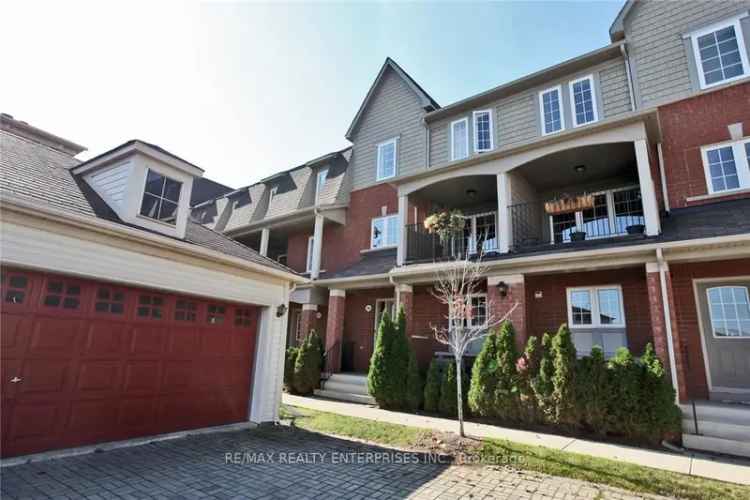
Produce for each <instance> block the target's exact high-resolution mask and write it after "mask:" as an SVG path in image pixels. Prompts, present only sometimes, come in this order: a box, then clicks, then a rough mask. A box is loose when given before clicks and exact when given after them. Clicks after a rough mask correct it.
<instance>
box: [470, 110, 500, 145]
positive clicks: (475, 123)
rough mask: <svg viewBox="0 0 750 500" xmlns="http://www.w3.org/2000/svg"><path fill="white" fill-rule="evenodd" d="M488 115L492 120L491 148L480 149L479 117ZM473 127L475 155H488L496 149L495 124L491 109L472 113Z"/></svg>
mask: <svg viewBox="0 0 750 500" xmlns="http://www.w3.org/2000/svg"><path fill="white" fill-rule="evenodd" d="M483 114H487V116H489V118H490V120H489V121H490V147H489V148H488V149H481V148H480V147H479V129H478V128H477V117H478V116H479V115H483ZM472 125H473V126H474V152H475V153H486V152H487V151H492V150H493V149H495V123H494V120H493V119H492V110H491V109H478V110H476V111H474V112H473V113H472Z"/></svg>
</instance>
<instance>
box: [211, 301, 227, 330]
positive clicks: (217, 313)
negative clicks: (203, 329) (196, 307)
mask: <svg viewBox="0 0 750 500" xmlns="http://www.w3.org/2000/svg"><path fill="white" fill-rule="evenodd" d="M226 315H227V308H226V306H222V305H219V304H209V305H208V314H207V315H206V321H207V322H208V324H209V325H223V324H224V319H225V318H226Z"/></svg>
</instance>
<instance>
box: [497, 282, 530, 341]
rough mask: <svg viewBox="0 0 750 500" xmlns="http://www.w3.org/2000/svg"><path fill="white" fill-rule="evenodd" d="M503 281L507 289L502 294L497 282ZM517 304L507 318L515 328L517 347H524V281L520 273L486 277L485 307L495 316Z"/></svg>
mask: <svg viewBox="0 0 750 500" xmlns="http://www.w3.org/2000/svg"><path fill="white" fill-rule="evenodd" d="M500 283H504V284H505V285H506V286H507V288H508V291H507V293H506V294H505V296H503V295H502V294H501V293H500V289H499V288H498V284H500ZM516 303H518V306H517V307H516V308H515V309H514V310H513V312H512V313H511V315H510V317H509V318H508V319H509V320H510V321H511V322H512V323H513V328H514V329H515V330H516V345H517V346H518V347H519V349H523V348H525V347H526V339H527V337H528V332H527V331H526V283H525V281H524V277H523V275H522V274H514V275H508V276H490V277H488V278H487V307H488V310H489V311H492V313H493V314H494V315H495V317H496V318H501V317H502V316H504V315H505V314H506V313H507V312H508V311H509V310H510V309H511V308H512V307H513V305H514V304H516Z"/></svg>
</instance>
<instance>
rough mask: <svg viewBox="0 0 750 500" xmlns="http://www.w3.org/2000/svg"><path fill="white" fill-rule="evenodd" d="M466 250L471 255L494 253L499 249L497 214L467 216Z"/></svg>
mask: <svg viewBox="0 0 750 500" xmlns="http://www.w3.org/2000/svg"><path fill="white" fill-rule="evenodd" d="M464 218H465V219H466V225H465V226H464V241H463V243H464V248H466V249H467V250H468V252H469V254H470V255H476V254H479V253H487V252H494V251H496V250H497V249H498V242H497V212H483V213H477V214H472V215H466V216H465V217H464Z"/></svg>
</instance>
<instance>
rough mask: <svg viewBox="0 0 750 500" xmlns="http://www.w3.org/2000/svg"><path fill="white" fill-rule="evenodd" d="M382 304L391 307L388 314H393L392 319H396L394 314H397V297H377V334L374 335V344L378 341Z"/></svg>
mask: <svg viewBox="0 0 750 500" xmlns="http://www.w3.org/2000/svg"><path fill="white" fill-rule="evenodd" d="M380 304H388V305H387V306H386V307H388V308H390V309H389V310H388V314H390V315H391V319H395V318H394V316H395V315H396V299H394V298H382V299H375V335H373V345H374V344H375V342H376V341H377V337H378V326H379V325H378V319H380V318H378V310H379V308H378V306H379V305H380Z"/></svg>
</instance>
